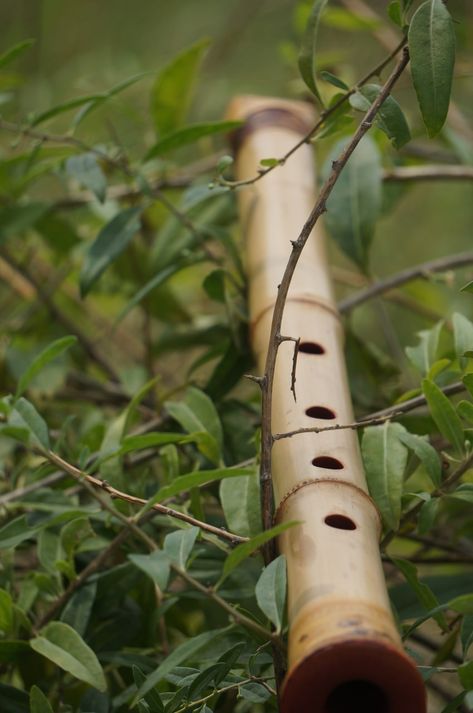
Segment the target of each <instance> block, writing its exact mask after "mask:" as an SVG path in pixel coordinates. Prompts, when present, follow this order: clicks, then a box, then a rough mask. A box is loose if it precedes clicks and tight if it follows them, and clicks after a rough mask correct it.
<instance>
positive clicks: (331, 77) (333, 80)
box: [320, 71, 350, 91]
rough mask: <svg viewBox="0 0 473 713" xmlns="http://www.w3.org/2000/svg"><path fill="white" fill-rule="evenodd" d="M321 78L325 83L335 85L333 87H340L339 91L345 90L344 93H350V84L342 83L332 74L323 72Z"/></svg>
mask: <svg viewBox="0 0 473 713" xmlns="http://www.w3.org/2000/svg"><path fill="white" fill-rule="evenodd" d="M320 76H321V77H322V79H323V80H324V81H325V82H328V83H329V84H333V86H334V87H338V89H343V90H344V91H349V89H350V87H349V86H348V84H345V82H342V80H341V79H339V78H338V77H336V76H335V75H334V74H332V73H331V72H326V71H322V72H320Z"/></svg>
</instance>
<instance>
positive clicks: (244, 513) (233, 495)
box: [220, 468, 261, 537]
mask: <svg viewBox="0 0 473 713" xmlns="http://www.w3.org/2000/svg"><path fill="white" fill-rule="evenodd" d="M252 470H253V472H252V474H251V475H249V476H245V477H244V478H237V479H235V480H233V479H232V480H223V481H222V483H221V484H220V500H221V503H222V507H223V512H224V513H225V520H226V521H227V525H228V527H229V529H230V530H231V532H235V533H237V534H238V535H243V536H244V537H252V536H254V535H256V534H257V533H258V532H259V531H260V530H261V505H260V491H259V475H258V473H257V471H256V469H255V468H253V469H252Z"/></svg>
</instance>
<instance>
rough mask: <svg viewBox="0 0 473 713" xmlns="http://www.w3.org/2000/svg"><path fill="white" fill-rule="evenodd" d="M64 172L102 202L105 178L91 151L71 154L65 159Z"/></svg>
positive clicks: (105, 189) (104, 191)
mask: <svg viewBox="0 0 473 713" xmlns="http://www.w3.org/2000/svg"><path fill="white" fill-rule="evenodd" d="M66 172H67V173H68V174H69V176H71V177H72V178H75V180H76V181H77V182H78V183H80V184H81V186H83V187H84V188H88V189H89V190H90V191H92V193H93V194H94V195H95V196H96V197H97V199H98V200H99V201H100V203H103V202H104V200H105V197H106V193H107V179H106V178H105V174H104V172H103V171H102V169H101V168H100V164H99V163H98V160H97V157H96V156H95V154H94V153H93V152H89V153H84V154H80V156H71V157H70V158H68V159H67V161H66Z"/></svg>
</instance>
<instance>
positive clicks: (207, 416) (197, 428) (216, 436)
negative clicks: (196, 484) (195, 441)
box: [164, 387, 223, 465]
mask: <svg viewBox="0 0 473 713" xmlns="http://www.w3.org/2000/svg"><path fill="white" fill-rule="evenodd" d="M164 405H165V407H166V409H167V411H168V412H169V414H170V415H171V416H172V417H173V419H175V420H176V421H177V422H178V423H179V424H180V425H181V426H182V427H183V428H184V430H186V431H187V433H199V432H201V433H205V434H207V435H208V438H207V439H205V441H204V440H202V441H201V443H200V444H199V449H200V450H201V452H202V453H203V455H205V457H206V458H208V459H209V460H210V461H212V463H215V464H217V465H219V464H220V460H221V451H222V444H223V433H222V424H221V423H220V418H219V416H218V413H217V410H216V408H215V406H214V405H213V403H212V401H211V399H209V397H208V396H207V394H205V393H204V392H203V391H200V389H196V388H195V387H190V388H189V389H188V390H187V392H186V396H185V399H184V400H183V401H167V402H166V403H165V404H164Z"/></svg>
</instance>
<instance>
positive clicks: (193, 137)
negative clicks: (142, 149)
mask: <svg viewBox="0 0 473 713" xmlns="http://www.w3.org/2000/svg"><path fill="white" fill-rule="evenodd" d="M241 125H242V122H241V121H213V122H208V123H206V124H191V126H185V127H184V128H183V129H177V130H176V131H172V132H171V133H170V134H166V136H163V138H162V139H160V140H159V141H158V142H157V143H155V144H154V146H153V147H152V148H150V150H149V151H148V153H147V154H146V157H145V160H146V161H149V160H150V159H152V158H156V156H162V155H163V154H165V153H168V152H169V151H173V150H174V149H178V148H181V147H182V146H188V145H189V144H193V143H195V142H196V141H198V140H199V139H201V138H203V137H204V136H212V135H214V134H223V133H227V132H229V131H234V130H235V129H237V128H238V127H239V126H241Z"/></svg>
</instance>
